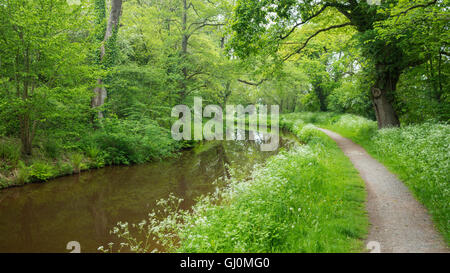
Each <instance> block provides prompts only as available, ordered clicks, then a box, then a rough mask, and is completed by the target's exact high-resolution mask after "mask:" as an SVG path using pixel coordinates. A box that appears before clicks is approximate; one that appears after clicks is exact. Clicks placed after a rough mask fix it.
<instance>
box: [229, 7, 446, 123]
mask: <svg viewBox="0 0 450 273" xmlns="http://www.w3.org/2000/svg"><path fill="white" fill-rule="evenodd" d="M444 2H445V1H437V0H434V1H433V0H428V1H426V0H416V1H403V0H400V1H397V0H386V1H382V3H381V5H380V6H378V5H369V4H368V3H367V1H357V0H347V1H337V0H327V1H325V0H322V1H315V0H305V1H295V0H288V1H274V0H266V1H258V0H240V1H238V3H237V7H236V9H235V17H236V18H235V20H234V22H233V24H232V26H231V27H232V30H233V39H232V42H231V47H232V48H233V50H234V54H236V55H238V56H239V57H242V58H245V57H246V56H248V55H252V54H256V53H257V52H260V51H263V52H269V54H272V55H273V56H275V58H278V59H281V61H286V60H288V59H290V58H291V57H292V56H294V55H296V54H299V53H301V52H302V51H303V50H304V49H305V48H306V47H307V46H308V44H309V43H310V42H311V40H313V39H314V38H315V37H317V36H319V35H321V34H322V33H326V32H329V31H333V30H336V29H341V28H346V27H353V28H354V29H355V30H356V31H357V34H356V35H355V37H356V38H357V39H358V40H359V46H360V47H361V49H362V51H363V55H364V56H366V57H367V58H368V59H369V60H370V61H371V63H372V65H371V68H372V72H373V75H374V77H373V85H372V88H371V99H372V103H373V106H374V110H375V115H376V118H377V121H378V126H379V128H384V127H390V126H398V125H399V119H398V116H397V113H396V111H395V109H394V105H395V91H396V88H397V83H398V81H399V78H400V75H401V74H402V72H403V71H405V70H406V69H407V68H409V67H412V66H416V65H418V64H421V63H423V62H424V61H425V59H424V58H423V57H422V56H421V55H418V54H411V53H414V52H416V51H417V50H418V49H417V47H418V48H419V49H420V48H422V47H421V45H416V44H415V43H408V42H405V41H408V40H411V39H414V37H409V36H396V37H395V38H394V39H392V37H390V39H386V36H383V35H380V33H379V28H378V26H379V25H380V24H382V23H383V22H388V21H390V20H395V19H396V18H401V17H403V16H406V15H408V14H409V13H410V12H413V11H415V10H422V11H423V12H422V14H423V13H426V12H430V10H431V9H433V7H435V9H434V12H435V13H437V14H439V13H440V14H442V13H444V10H445V3H444ZM399 9H400V11H399ZM329 10H332V11H333V12H335V13H336V12H337V13H339V14H340V15H341V16H335V18H334V19H333V21H334V24H330V23H329V24H328V25H327V26H325V27H322V28H320V29H316V30H315V31H314V32H311V33H309V35H308V37H307V38H306V39H304V40H303V41H302V42H301V43H300V45H297V46H292V45H291V46H286V45H284V44H283V43H285V41H287V40H289V39H290V37H291V36H293V34H295V33H296V32H297V31H298V29H299V30H300V32H301V31H302V27H303V26H304V25H305V24H307V23H310V22H314V21H316V20H317V19H320V17H321V16H323V15H325V14H326V13H327V12H330V11H329ZM436 20H445V19H444V18H443V16H442V18H440V19H439V17H438V18H437V19H436ZM328 21H330V20H329V19H328ZM288 50H289V51H290V52H289V53H287V54H285V55H282V56H280V55H279V53H280V52H286V51H288Z"/></svg>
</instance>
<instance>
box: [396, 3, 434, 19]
mask: <svg viewBox="0 0 450 273" xmlns="http://www.w3.org/2000/svg"><path fill="white" fill-rule="evenodd" d="M436 3H437V0H434V1H432V2H429V3H426V4H419V5H415V6H412V7H409V8H408V9H406V10H404V11H402V12H399V13H397V14H395V15H392V16H391V17H398V16H400V15H405V14H406V13H408V12H409V11H411V10H413V9H417V8H427V7H429V6H432V5H434V4H436Z"/></svg>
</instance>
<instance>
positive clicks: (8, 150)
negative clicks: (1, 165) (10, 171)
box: [0, 139, 20, 166]
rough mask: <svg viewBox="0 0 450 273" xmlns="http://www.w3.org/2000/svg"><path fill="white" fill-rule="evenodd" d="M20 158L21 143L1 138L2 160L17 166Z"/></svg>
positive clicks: (0, 158) (0, 153) (0, 150)
mask: <svg viewBox="0 0 450 273" xmlns="http://www.w3.org/2000/svg"><path fill="white" fill-rule="evenodd" d="M19 158H20V144H18V143H17V142H16V141H14V140H10V139H0V161H3V162H5V163H6V164H9V165H12V166H16V164H17V163H18V161H19Z"/></svg>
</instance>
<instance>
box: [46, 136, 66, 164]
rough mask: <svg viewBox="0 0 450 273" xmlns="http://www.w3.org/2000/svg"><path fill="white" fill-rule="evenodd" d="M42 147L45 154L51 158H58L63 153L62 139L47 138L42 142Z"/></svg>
mask: <svg viewBox="0 0 450 273" xmlns="http://www.w3.org/2000/svg"><path fill="white" fill-rule="evenodd" d="M41 148H42V150H43V152H44V155H45V156H46V157H48V158H51V159H56V158H58V157H59V156H60V155H61V153H62V147H61V143H60V141H58V140H55V139H51V138H46V139H45V140H44V141H43V142H42V144H41Z"/></svg>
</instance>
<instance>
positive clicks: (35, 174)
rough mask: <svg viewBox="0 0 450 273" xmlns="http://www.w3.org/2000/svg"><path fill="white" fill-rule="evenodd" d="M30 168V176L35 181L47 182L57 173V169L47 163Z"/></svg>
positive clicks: (40, 163) (39, 163)
mask: <svg viewBox="0 0 450 273" xmlns="http://www.w3.org/2000/svg"><path fill="white" fill-rule="evenodd" d="M28 168H29V176H30V178H31V179H33V180H38V181H47V180H48V179H49V178H52V177H54V176H55V175H56V174H57V173H56V170H55V168H54V167H53V166H52V165H50V164H49V163H46V162H35V163H33V164H32V165H31V166H29V167H28Z"/></svg>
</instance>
